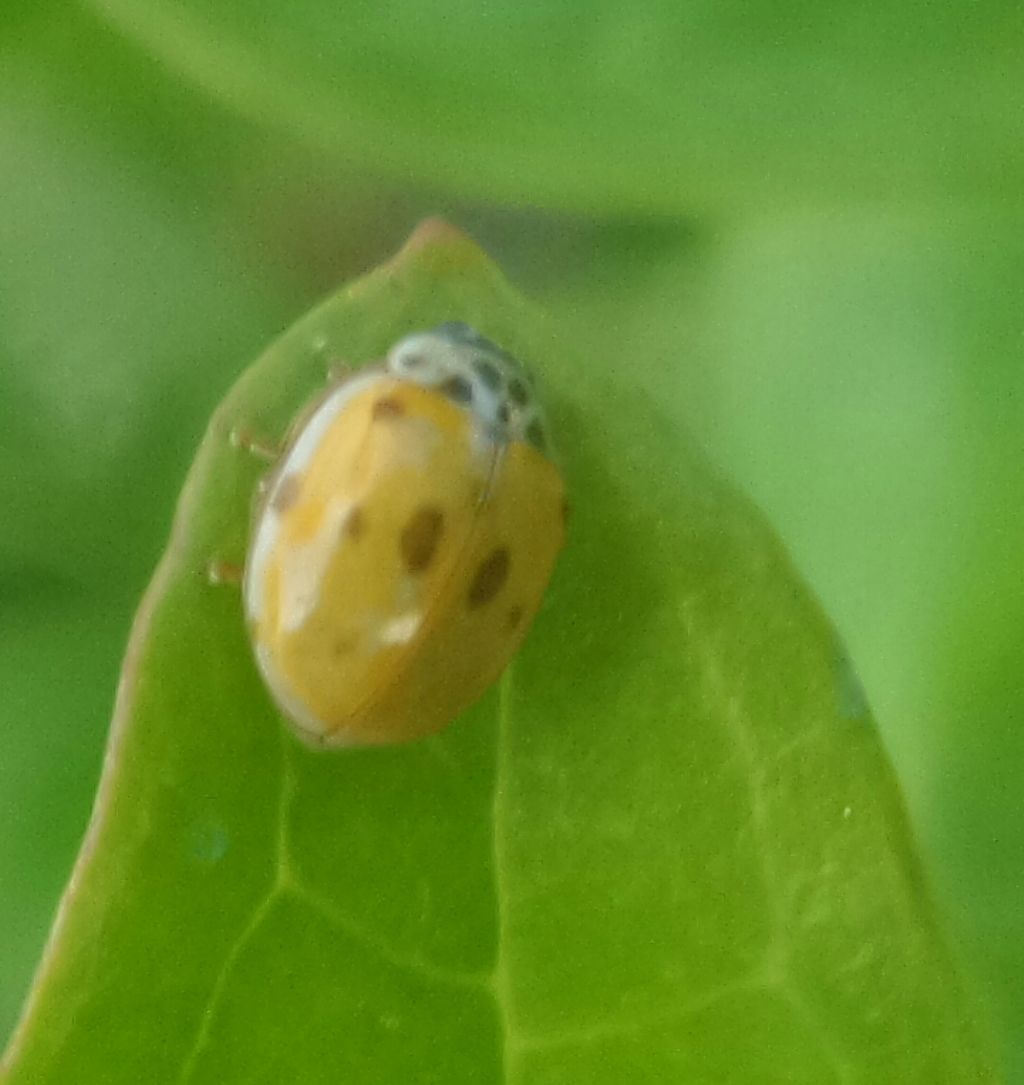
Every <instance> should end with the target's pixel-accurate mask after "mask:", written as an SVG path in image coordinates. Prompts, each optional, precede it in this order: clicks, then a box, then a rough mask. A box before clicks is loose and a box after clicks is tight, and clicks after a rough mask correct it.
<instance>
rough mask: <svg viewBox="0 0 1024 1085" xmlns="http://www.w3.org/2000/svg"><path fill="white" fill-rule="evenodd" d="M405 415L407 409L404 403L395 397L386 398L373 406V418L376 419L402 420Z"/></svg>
mask: <svg viewBox="0 0 1024 1085" xmlns="http://www.w3.org/2000/svg"><path fill="white" fill-rule="evenodd" d="M404 414H405V407H404V406H403V405H402V401H401V400H400V399H398V398H396V397H395V396H384V397H383V398H382V399H378V400H377V402H376V403H374V405H373V417H374V418H375V419H382V418H401V417H402V415H404Z"/></svg>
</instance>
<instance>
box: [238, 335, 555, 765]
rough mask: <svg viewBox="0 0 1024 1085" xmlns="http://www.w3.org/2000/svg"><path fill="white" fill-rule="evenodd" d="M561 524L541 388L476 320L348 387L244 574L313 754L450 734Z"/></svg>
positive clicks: (320, 410)
mask: <svg viewBox="0 0 1024 1085" xmlns="http://www.w3.org/2000/svg"><path fill="white" fill-rule="evenodd" d="M565 510H566V501H565V487H564V484H563V481H562V475H561V472H560V471H559V468H558V467H557V466H556V463H555V461H554V459H553V458H552V455H551V451H550V446H549V441H548V436H547V430H546V426H545V422H544V419H543V416H542V413H541V410H540V407H539V405H538V403H537V401H536V398H535V394H534V388H533V384H532V382H531V380H530V378H529V376H528V374H527V373H526V371H525V369H524V368H523V367H522V366H521V365H520V364H519V362H517V361H516V360H515V359H514V358H513V357H512V356H511V355H509V354H507V353H506V352H505V351H503V350H501V349H500V348H499V347H497V346H495V344H494V343H492V342H490V341H489V340H487V339H485V338H484V337H483V336H481V335H479V334H478V333H477V332H475V331H473V330H472V329H471V328H469V327H468V326H467V325H465V324H457V323H449V324H444V325H442V326H441V327H439V328H436V329H433V330H431V331H425V332H418V333H416V334H413V335H409V336H407V337H405V338H404V339H402V340H401V341H400V342H398V343H397V344H396V345H395V346H394V347H392V348H391V350H390V351H389V352H388V354H387V356H386V358H385V359H384V361H383V362H381V363H378V364H376V365H372V366H369V367H367V368H365V369H362V370H360V371H358V372H356V373H354V374H352V375H350V376H348V377H346V378H345V379H343V380H341V381H339V382H338V383H337V384H335V385H334V387H332V388H331V389H330V390H329V391H328V393H327V394H326V395H325V396H324V397H323V398H322V400H321V401H320V402H319V404H318V405H317V406H316V407H315V408H313V409H312V410H311V412H310V413H309V414H308V416H307V417H306V418H305V421H303V422H302V423H301V425H299V426H298V428H297V430H296V432H295V433H294V435H293V436H292V438H291V439H290V441H289V443H288V447H287V448H286V450H285V452H284V454H283V456H282V457H281V459H280V461H279V464H278V466H277V467H276V469H275V471H274V473H273V475H272V477H271V479H270V480H269V485H268V486H267V487H266V489H265V491H264V494H263V496H262V500H261V502H260V506H259V509H258V511H257V514H256V517H255V521H254V525H253V530H252V536H251V541H250V545H249V550H248V555H247V558H246V563H245V570H244V576H243V585H242V590H243V600H244V608H245V614H246V620H247V623H248V626H249V631H250V635H251V638H252V643H253V648H254V652H255V656H256V660H257V663H258V666H259V669H260V671H261V673H262V675H263V678H264V679H265V681H266V684H267V686H268V688H269V690H270V693H271V695H272V696H273V699H274V701H275V702H276V704H277V706H278V707H279V709H280V710H281V711H282V713H283V714H284V715H285V716H286V717H287V718H288V719H289V721H290V722H291V723H292V724H293V725H294V726H295V728H296V729H297V731H298V732H299V734H300V735H301V736H302V737H303V738H305V739H306V740H307V741H309V742H311V743H314V744H317V745H325V746H350V745H375V744H377V745H379V744H388V743H397V742H404V741H407V740H409V739H415V738H419V737H421V736H424V735H429V734H433V733H434V732H436V731H439V730H440V729H441V728H443V727H444V726H445V725H447V724H448V723H450V722H451V721H452V720H453V719H454V718H455V717H456V716H458V715H459V713H461V712H462V711H463V710H464V709H465V708H467V707H468V706H469V705H471V704H472V703H473V702H474V701H476V700H477V698H478V697H480V695H481V694H482V693H483V692H484V690H485V689H487V687H488V686H489V685H491V683H492V682H494V681H495V679H496V678H497V677H498V676H499V675H500V674H501V672H502V671H503V670H504V668H505V666H506V665H507V663H508V661H509V659H510V658H511V657H512V655H513V654H514V652H515V651H516V649H517V648H518V647H519V645H520V644H521V643H522V640H523V638H524V636H525V635H526V631H527V629H528V628H529V626H530V623H531V621H532V620H533V618H534V616H535V615H536V613H537V611H538V609H539V607H540V604H541V600H542V598H543V596H544V592H545V589H546V587H547V584H548V580H549V579H550V577H551V574H552V571H553V569H554V566H555V560H556V558H557V556H558V553H559V551H560V550H561V548H562V545H563V542H564V538H565Z"/></svg>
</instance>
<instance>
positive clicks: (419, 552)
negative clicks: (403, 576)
mask: <svg viewBox="0 0 1024 1085" xmlns="http://www.w3.org/2000/svg"><path fill="white" fill-rule="evenodd" d="M443 531H444V513H443V512H442V511H441V510H440V509H439V508H438V507H437V506H436V505H421V506H420V507H419V508H418V509H417V510H416V511H415V512H414V513H413V514H412V516H411V517H410V519H409V522H408V523H407V524H406V525H405V527H404V528H403V529H402V535H401V539H400V540H399V547H400V549H401V553H402V561H404V562H405V567H406V568H407V569H408V570H409V572H410V573H422V572H424V571H425V570H426V569H428V568H429V567H430V563H431V562H432V561H433V560H434V554H435V553H436V552H437V545H438V543H439V542H440V541H441V534H442V532H443Z"/></svg>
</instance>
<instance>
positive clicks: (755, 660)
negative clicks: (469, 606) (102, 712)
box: [3, 223, 994, 1085]
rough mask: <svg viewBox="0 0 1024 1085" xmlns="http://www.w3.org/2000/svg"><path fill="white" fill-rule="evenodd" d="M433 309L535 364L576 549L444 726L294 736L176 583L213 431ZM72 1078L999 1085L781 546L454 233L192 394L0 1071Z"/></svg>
mask: <svg viewBox="0 0 1024 1085" xmlns="http://www.w3.org/2000/svg"><path fill="white" fill-rule="evenodd" d="M448 319H463V320H466V321H468V322H469V323H471V324H473V325H475V326H476V327H478V328H480V329H481V330H482V331H483V332H485V333H486V334H489V335H491V336H492V337H494V338H495V339H496V340H497V341H498V342H500V343H502V344H503V345H504V346H506V347H507V348H509V349H511V350H513V351H515V352H516V353H517V354H519V355H521V356H522V357H523V358H525V359H527V360H528V361H529V362H531V363H532V364H533V365H534V366H535V368H536V369H537V371H538V372H539V373H540V374H541V376H542V378H543V380H544V383H545V384H546V386H547V388H548V391H549V399H550V403H551V413H552V417H553V421H554V423H555V426H556V428H557V430H558V431H559V432H560V434H561V446H562V449H563V454H564V459H565V464H566V473H567V479H568V484H569V487H570V493H571V494H572V501H573V515H572V521H571V524H570V541H569V545H568V547H567V549H566V552H565V554H564V556H563V559H562V561H561V564H560V566H559V569H558V571H557V572H556V576H555V580H554V582H553V584H552V586H551V590H550V592H549V595H548V599H547V602H546V606H545V608H544V610H543V612H542V613H541V615H540V617H539V619H538V621H537V624H536V626H535V628H534V630H533V632H532V633H531V635H530V637H529V639H528V641H527V644H526V646H525V648H524V650H523V651H522V653H521V654H520V656H519V657H518V659H517V660H516V662H515V663H514V664H513V667H512V668H511V670H510V671H509V672H508V673H507V675H506V677H505V678H504V679H503V680H502V682H501V683H500V687H499V688H498V689H496V690H495V691H492V692H491V693H489V694H488V695H487V696H486V697H485V698H484V700H483V701H482V702H481V703H480V704H479V705H478V706H477V707H475V708H474V709H472V710H471V711H470V712H468V713H467V714H466V715H465V717H464V718H462V719H460V720H459V721H457V722H456V723H455V724H454V725H453V726H452V727H451V728H449V729H448V730H447V731H446V732H445V733H443V734H442V735H441V736H438V737H437V738H434V739H429V740H426V741H423V742H419V743H414V744H411V745H406V746H400V747H394V748H387V749H376V750H354V751H345V752H336V753H316V752H312V751H309V750H306V749H304V748H302V747H301V746H300V745H299V744H298V743H297V742H295V741H294V740H293V739H292V738H291V737H290V736H289V734H288V733H287V732H286V731H285V729H284V728H283V727H282V725H281V722H280V720H279V719H278V717H277V716H276V714H275V712H274V710H273V709H272V707H271V705H270V703H269V702H268V699H267V695H266V693H265V692H264V690H263V689H262V687H261V685H260V682H259V680H258V677H257V675H256V672H255V669H254V667H253V664H252V662H251V659H250V652H249V647H248V645H247V643H246V635H245V629H244V624H243V620H242V615H241V609H240V604H239V599H238V595H237V593H235V592H234V591H233V590H232V589H229V588H215V587H212V586H210V585H209V584H208V583H207V582H206V580H205V578H204V572H205V568H206V565H207V562H208V561H209V560H210V559H211V558H227V559H231V558H234V559H238V558H240V557H241V555H242V550H243V546H244V542H245V535H246V528H247V520H248V509H249V504H250V500H251V496H252V491H253V487H254V485H255V482H256V479H257V468H256V467H255V466H254V465H252V464H251V463H248V462H246V460H245V459H244V458H243V457H241V456H240V455H239V454H238V453H237V452H236V451H234V450H233V449H232V448H231V446H230V443H229V441H228V433H229V430H230V429H231V427H232V426H234V425H236V424H244V425H246V426H248V427H249V428H250V429H255V430H257V431H260V432H265V433H280V432H282V431H283V429H284V428H285V427H286V425H287V423H288V422H289V420H290V419H291V418H292V417H293V415H294V414H295V413H296V411H297V410H298V409H299V408H300V406H301V405H302V403H303V401H305V400H306V399H307V398H308V397H309V396H310V395H312V394H314V393H315V392H316V391H317V388H318V387H319V385H320V384H321V382H322V379H323V373H324V369H325V367H326V365H327V363H328V361H330V360H335V359H337V358H342V359H347V360H350V361H361V360H365V359H370V358H374V357H379V355H380V353H381V351H382V350H384V349H385V347H386V346H387V345H388V344H389V343H390V342H392V341H393V340H394V338H395V337H396V336H398V335H400V334H401V333H403V332H405V331H407V330H409V329H411V328H415V327H422V326H429V325H432V324H436V323H438V322H440V321H443V320H448ZM616 363H618V364H616ZM72 1080H73V1081H75V1082H81V1083H89V1082H94V1081H95V1082H98V1081H103V1082H125V1083H129V1082H138V1081H143V1080H144V1081H146V1082H152V1083H155V1085H159V1083H162V1082H176V1083H186V1082H188V1083H196V1085H198V1083H204V1082H211V1083H212V1082H224V1081H232V1082H233V1081H267V1082H279V1081H288V1082H298V1083H305V1082H338V1081H352V1082H359V1083H361V1085H362V1083H371V1085H372V1083H376V1082H380V1083H385V1082H387V1083H393V1082H399V1081H417V1082H420V1081H422V1082H428V1081H435V1082H445V1083H448V1085H454V1083H459V1082H467V1083H468V1082H473V1083H482V1082H523V1083H526V1082H529V1083H537V1085H540V1083H549V1082H550V1083H554V1082H594V1083H600V1082H610V1083H621V1082H623V1081H649V1082H663V1081H690V1080H693V1081H708V1082H719V1081H748V1080H749V1081H756V1082H766V1081H778V1082H782V1081H785V1082H808V1083H812V1082H813V1083H815V1085H819V1083H821V1082H828V1081H836V1082H860V1081H863V1082H871V1083H879V1082H881V1083H884V1082H893V1083H897V1082H898V1083H901V1085H902V1083H906V1082H927V1083H939V1082H977V1081H990V1080H994V1075H993V1071H992V1068H991V1066H990V1064H989V1061H988V1056H987V1053H986V1051H985V1049H984V1045H983V1044H982V1042H981V1041H980V1040H979V1039H978V1036H977V1034H976V1030H975V1025H974V1021H973V1011H972V1007H971V1006H970V1005H969V1003H968V1002H967V1000H965V997H964V994H963V992H962V990H961V986H960V983H959V981H958V978H957V976H956V973H955V970H954V968H953V967H952V965H951V963H950V961H949V959H948V956H947V953H946V951H945V949H944V946H943V943H942V939H941V936H940V934H939V932H938V931H937V929H936V923H935V920H934V918H933V916H932V912H931V907H930V904H929V902H928V899H927V895H926V893H925V891H924V890H923V889H922V885H921V878H920V874H919V870H918V865H917V862H916V860H915V858H914V855H913V850H912V846H911V843H910V840H909V836H908V832H907V828H906V824H905V818H904V814H903V810H902V806H901V803H900V800H899V798H898V796H897V794H896V792H895V787H894V783H893V780H892V777H891V773H890V771H889V768H888V766H887V763H886V761H885V758H884V755H883V753H882V751H881V749H880V747H879V742H878V738H877V735H876V732H875V730H874V728H873V726H872V723H871V720H870V718H869V713H868V709H867V707H866V704H865V701H864V696H863V693H862V692H861V689H860V687H859V684H858V683H857V680H856V677H855V676H854V673H853V669H852V667H851V665H850V662H849V660H848V659H847V658H846V656H845V654H844V653H843V651H842V649H841V647H840V646H839V645H838V643H837V641H836V638H835V635H834V632H833V631H832V629H831V628H830V626H829V625H828V623H827V622H826V621H825V620H824V618H823V617H822V616H821V614H820V613H819V611H818V608H817V606H816V605H815V603H814V601H813V600H812V599H810V598H809V596H808V593H807V591H806V589H805V588H804V587H803V586H802V584H801V583H800V581H799V579H798V578H797V577H796V575H795V574H794V572H793V570H792V568H791V566H790V564H789V562H788V560H787V558H786V556H785V554H784V553H783V551H782V550H781V548H780V546H779V544H778V543H777V541H776V540H775V538H774V537H773V535H772V533H771V532H770V530H769V529H768V528H767V527H766V526H765V524H764V523H763V521H762V520H761V518H760V517H759V516H758V515H757V513H756V512H755V511H754V510H753V509H751V508H750V506H749V505H748V504H747V503H746V502H745V501H744V500H743V499H742V498H741V497H740V496H739V495H737V494H736V493H735V492H734V491H733V490H732V489H731V488H730V487H729V486H728V485H726V484H725V483H723V482H722V481H721V480H720V479H718V478H717V477H716V476H715V474H714V473H713V472H711V471H710V470H709V469H708V467H707V466H706V465H705V464H704V463H703V461H702V460H701V458H700V456H699V455H698V454H697V453H696V452H695V451H694V450H693V449H692V448H691V447H690V445H689V444H688V442H687V441H686V439H685V438H684V437H683V436H681V434H680V432H679V429H678V427H677V425H676V420H675V419H674V418H673V417H672V415H671V414H670V411H669V407H668V406H667V405H666V404H664V403H655V402H653V401H652V400H651V399H650V398H649V397H648V396H647V395H645V394H644V393H643V392H642V391H641V390H640V389H639V388H638V387H637V386H636V384H635V383H634V382H632V381H631V379H630V373H629V370H628V367H627V366H626V365H623V363H622V360H621V359H611V358H602V357H600V355H595V354H592V353H591V352H586V353H585V354H581V353H580V352H579V351H578V350H577V344H574V343H572V342H568V341H565V340H564V339H562V338H560V337H559V335H558V333H557V332H556V330H555V329H553V328H552V327H551V326H550V325H549V324H548V323H547V322H546V321H545V319H544V318H543V317H542V316H540V315H539V314H538V313H537V312H536V311H535V310H534V309H533V308H532V307H531V306H530V305H528V304H527V303H525V302H524V301H522V300H521V299H520V298H519V297H518V296H517V295H516V294H515V293H514V292H513V291H512V290H511V289H510V288H509V287H508V286H507V285H506V284H505V283H504V281H503V280H502V278H501V277H500V275H499V274H498V272H497V271H496V270H495V268H494V267H493V266H492V265H491V264H490V263H489V262H488V261H487V260H486V258H485V257H483V255H482V254H481V253H480V252H479V250H477V249H476V248H475V247H474V246H473V245H472V244H471V243H470V242H469V241H468V240H466V239H465V238H464V237H463V236H462V235H460V234H458V233H457V232H456V231H454V230H452V229H451V228H450V227H446V226H444V225H443V224H439V223H432V224H427V225H425V226H424V227H422V228H421V229H420V230H419V231H418V232H417V234H416V235H414V237H413V239H412V240H411V241H410V243H409V244H408V245H407V246H406V248H405V249H404V250H403V252H402V253H401V254H400V255H399V257H398V258H396V259H395V260H394V261H392V262H391V263H390V264H387V265H385V266H383V267H382V268H380V269H379V270H377V271H376V272H374V273H373V274H371V275H370V276H368V277H367V278H365V279H363V280H361V281H359V282H357V283H355V284H352V285H350V286H349V287H347V288H345V289H344V290H342V291H341V292H340V293H338V294H337V295H336V296H335V297H333V298H331V299H330V300H329V301H328V302H326V303H325V304H324V305H323V306H322V307H320V308H319V309H317V310H316V311H314V312H313V313H312V314H311V315H309V316H308V317H306V318H305V319H303V320H302V321H300V322H299V323H298V324H297V325H296V326H295V327H294V328H293V329H292V330H291V331H289V332H288V333H287V334H286V335H285V336H284V337H283V338H282V339H280V340H279V341H278V342H277V343H276V344H274V345H273V346H272V347H271V348H270V349H269V350H268V351H267V353H266V354H265V355H264V356H263V358H262V359H261V360H260V361H258V362H257V363H256V365H255V366H254V367H253V368H252V369H251V370H250V371H249V372H248V373H247V374H246V375H245V376H244V377H243V378H242V379H241V381H240V382H239V384H238V385H237V387H236V388H235V390H234V391H233V392H232V393H231V394H230V395H229V397H228V398H227V400H226V401H225V402H224V404H223V405H222V406H221V407H220V409H219V410H218V411H217V413H216V415H215V416H214V419H213V421H212V423H211V427H210V431H209V433H208V435H207V438H206V440H205V442H204V444H203V446H202V448H201V450H200V453H199V456H198V459H197V461H196V463H195V466H194V468H193V471H192V474H191V476H190V480H189V483H188V486H187V488H186V491H185V494H184V496H183V498H182V503H181V506H180V508H179V511H178V515H177V518H176V521H175V527H174V532H173V536H172V539H171V543H170V546H169V549H168V551H167V554H166V556H165V558H164V561H163V562H162V564H161V567H160V570H159V571H158V573H157V575H156V578H155V580H154V583H153V585H152V587H151V589H150V591H149V593H148V595H147V598H146V601H145V602H144V604H143V607H142V610H141V612H140V615H139V618H138V621H137V624H136V628H135V631H134V633H133V636H132V642H131V648H130V651H129V656H128V660H127V662H126V665H125V671H124V675H123V678H122V685H121V691H120V696H119V702H118V708H117V712H116V717H115V723H114V730H113V735H112V738H111V745H110V750H109V754H108V758H107V765H106V769H105V773H104V780H103V784H102V787H101V791H100V795H99V799H98V802H97V807H96V812H95V815H94V819H93V823H92V826H91V828H90V831H89V836H88V839H87V841H86V844H85V847H84V849H83V852H82V855H81V857H80V860H79V865H78V867H77V869H76V872H75V875H74V877H73V879H72V882H71V886H70V888H69V890H68V895H67V897H66V899H65V902H64V906H63V909H62V913H61V916H60V919H59V922H58V925H57V928H56V930H55V932H54V935H53V939H52V942H51V945H50V948H49V951H48V953H47V955H46V957H45V959H44V963H43V965H42V967H41V970H40V973H39V976H38V978H37V981H36V985H35V988H34V991H33V995H32V998H31V1001H30V1004H29V1006H28V1009H27V1013H26V1016H25V1018H24V1019H23V1021H22V1024H21V1026H20V1029H19V1031H18V1033H17V1034H16V1037H15V1040H14V1042H13V1044H12V1047H11V1049H10V1050H9V1052H8V1056H7V1063H6V1073H5V1075H4V1077H3V1081H4V1082H5V1085H21V1083H29V1082H31V1083H32V1085H46V1083H49V1082H53V1083H57V1082H67V1081H72Z"/></svg>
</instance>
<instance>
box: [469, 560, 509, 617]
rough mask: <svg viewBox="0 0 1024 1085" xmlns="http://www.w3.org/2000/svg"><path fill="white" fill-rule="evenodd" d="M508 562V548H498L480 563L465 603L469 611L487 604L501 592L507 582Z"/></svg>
mask: <svg viewBox="0 0 1024 1085" xmlns="http://www.w3.org/2000/svg"><path fill="white" fill-rule="evenodd" d="M510 562H511V559H510V557H509V552H508V548H507V547H504V546H499V547H498V549H497V550H495V551H494V552H493V553H492V554H490V555H489V556H488V557H486V558H485V559H484V560H483V561H482V562H481V563H480V567H479V568H478V569H477V571H476V575H475V576H474V577H473V583H472V584H470V586H469V595H468V596H467V602H468V603H469V606H470V609H475V608H476V607H482V606H483V605H484V604H485V603H489V602H490V601H491V600H492V599H493V598H494V597H495V596H496V595H497V594H498V592H500V591H501V589H502V588H503V587H504V585H505V581H506V580H508V567H509V564H510Z"/></svg>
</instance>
